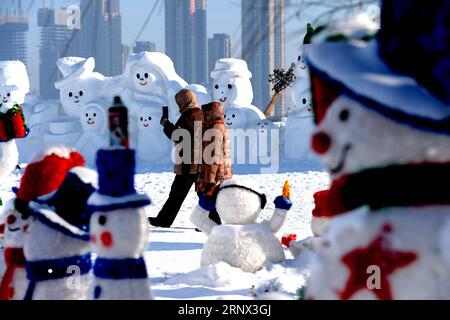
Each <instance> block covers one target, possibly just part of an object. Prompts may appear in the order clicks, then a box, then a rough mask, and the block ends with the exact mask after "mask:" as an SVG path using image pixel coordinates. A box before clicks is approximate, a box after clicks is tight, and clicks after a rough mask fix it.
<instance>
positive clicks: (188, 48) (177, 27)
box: [165, 0, 208, 83]
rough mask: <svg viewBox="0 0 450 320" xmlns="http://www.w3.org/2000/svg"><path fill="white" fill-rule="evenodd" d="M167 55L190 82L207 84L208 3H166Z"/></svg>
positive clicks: (174, 0)
mask: <svg viewBox="0 0 450 320" xmlns="http://www.w3.org/2000/svg"><path fill="white" fill-rule="evenodd" d="M165 26H166V54H167V55H168V56H169V57H170V58H171V59H172V60H173V62H174V64H175V69H176V70H177V72H178V73H179V74H180V75H181V76H182V77H183V78H184V79H185V80H186V81H188V82H189V83H194V82H195V83H204V82H206V81H207V79H208V76H207V35H206V0H165Z"/></svg>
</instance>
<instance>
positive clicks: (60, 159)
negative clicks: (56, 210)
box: [14, 146, 84, 214]
mask: <svg viewBox="0 0 450 320" xmlns="http://www.w3.org/2000/svg"><path fill="white" fill-rule="evenodd" d="M82 165H84V159H83V157H82V156H81V155H80V154H79V153H78V152H76V151H75V149H71V148H68V147H66V146H51V147H48V148H45V149H43V150H41V151H39V152H38V153H36V154H35V155H34V156H33V157H32V158H31V159H30V163H29V164H28V166H27V167H26V169H25V173H24V174H23V176H22V179H21V181H20V186H19V188H18V189H14V192H15V193H16V200H15V206H16V209H17V210H18V211H19V212H21V213H24V214H25V213H26V211H27V208H28V202H30V201H32V200H35V199H37V198H38V197H40V196H42V195H45V194H48V193H50V192H53V191H55V190H56V189H58V188H59V187H60V186H61V184H62V183H63V181H64V179H65V177H66V174H67V172H68V171H69V170H70V169H72V168H74V167H77V166H82Z"/></svg>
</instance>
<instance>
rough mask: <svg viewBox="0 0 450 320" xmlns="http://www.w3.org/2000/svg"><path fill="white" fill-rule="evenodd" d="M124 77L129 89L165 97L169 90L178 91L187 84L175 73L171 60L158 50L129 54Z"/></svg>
mask: <svg viewBox="0 0 450 320" xmlns="http://www.w3.org/2000/svg"><path fill="white" fill-rule="evenodd" d="M124 77H125V80H126V82H127V86H128V88H129V89H131V91H133V92H135V93H138V94H143V95H150V96H156V97H159V98H161V97H163V98H165V99H167V95H168V94H169V92H170V91H175V92H178V91H179V90H181V89H182V88H184V87H186V85H187V83H186V82H185V81H184V80H183V79H181V78H180V76H178V74H177V73H176V71H175V67H174V65H173V62H172V60H170V58H169V57H168V56H166V55H165V54H163V53H159V52H141V53H136V54H132V55H130V56H129V57H128V61H127V65H126V67H125V71H124ZM171 89H172V90H171Z"/></svg>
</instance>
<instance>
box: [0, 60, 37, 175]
mask: <svg viewBox="0 0 450 320" xmlns="http://www.w3.org/2000/svg"><path fill="white" fill-rule="evenodd" d="M29 89H30V83H29V80H28V74H27V70H26V67H25V65H24V64H23V63H22V62H21V61H1V62H0V177H3V176H6V175H8V174H10V173H11V172H12V171H13V170H14V169H15V168H16V166H17V164H18V161H19V152H18V149H17V144H16V141H15V139H22V138H25V137H26V136H27V135H28V133H29V128H28V126H27V125H26V123H25V117H24V114H23V109H22V107H21V105H22V104H23V103H24V101H25V95H26V94H27V93H28V91H29Z"/></svg>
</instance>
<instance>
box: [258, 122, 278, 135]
mask: <svg viewBox="0 0 450 320" xmlns="http://www.w3.org/2000/svg"><path fill="white" fill-rule="evenodd" d="M276 128H277V126H276V125H275V123H273V121H271V120H269V119H264V120H261V121H260V122H258V124H257V125H256V129H257V130H258V133H260V134H267V133H268V132H270V130H273V129H276Z"/></svg>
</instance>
